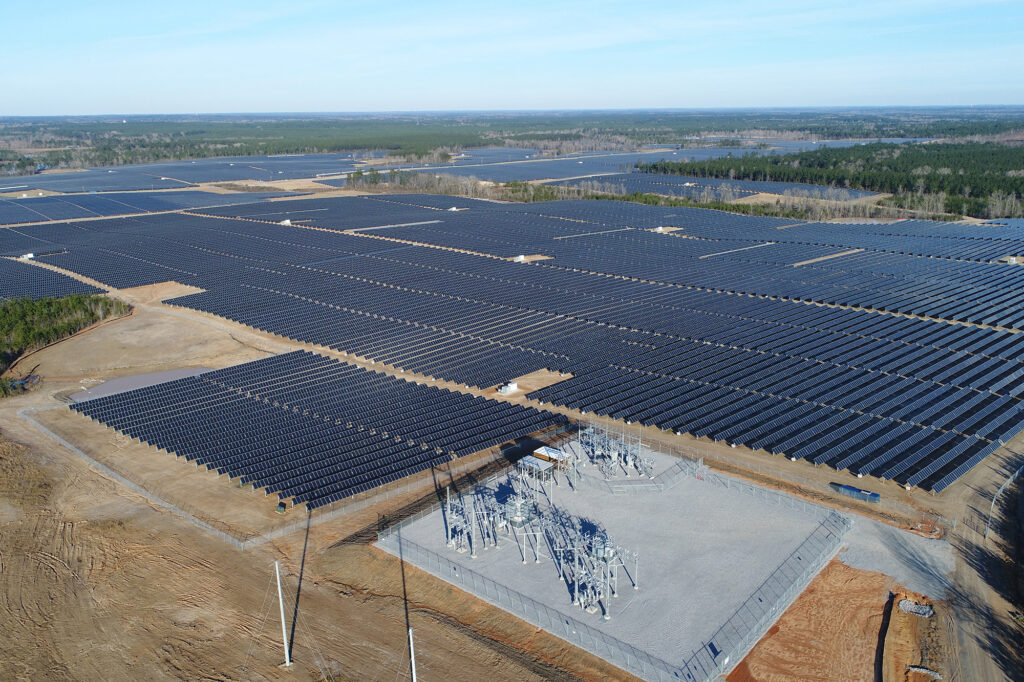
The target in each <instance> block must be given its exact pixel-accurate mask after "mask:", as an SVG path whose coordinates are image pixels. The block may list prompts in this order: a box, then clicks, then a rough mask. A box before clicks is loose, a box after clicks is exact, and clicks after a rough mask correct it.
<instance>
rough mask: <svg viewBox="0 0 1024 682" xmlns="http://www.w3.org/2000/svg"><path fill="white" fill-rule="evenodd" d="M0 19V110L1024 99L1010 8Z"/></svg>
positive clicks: (183, 11)
mask: <svg viewBox="0 0 1024 682" xmlns="http://www.w3.org/2000/svg"><path fill="white" fill-rule="evenodd" d="M5 4H6V3H5ZM0 28H2V29H3V30H2V32H0V35H2V36H3V40H0V64H2V65H3V67H2V69H0V115H50V114H54V115H56V114H107V113H116V114H142V113H206V112H240V111H410V110H413V111H415V110H488V109H582V108H660V107H673V108H689V107H758V106H792V107H814V106H847V105H853V106H857V105H964V104H1024V75H1022V72H1021V64H1024V2H1020V1H1019V0H1017V1H1015V2H998V1H992V2H986V1H984V0H974V1H972V2H960V1H943V0H929V1H927V2H925V1H916V0H915V1H909V2H902V1H900V0H890V1H888V2H876V1H874V0H864V1H862V2H837V3H829V2H822V1H821V0H819V1H817V2H803V1H794V2H747V1H745V0H737V1H734V2H693V1H686V0H677V1H675V2H671V1H668V2H645V1H644V0H634V1H631V2H617V1H604V0H587V1H585V2H583V1H580V2H578V1H576V0H570V1H567V2H559V1H558V0H548V1H547V2H507V3H485V2H429V1H427V0H422V1H419V2H407V1H404V0H384V1H383V2H366V1H365V0H363V1H362V2H342V1H337V2H324V1H310V0H291V1H287V2H280V1H279V2H262V1H259V0H247V1H245V2H234V1H221V0H206V1H204V2H195V1H193V0H175V1H174V2H162V3H151V2H140V1H137V0H136V1H133V2H104V1H102V0H93V1H90V2H80V1H76V2H64V1H59V0H58V1H52V2H43V3H28V2H20V3H16V4H14V3H11V4H9V5H8V6H7V7H4V8H3V11H2V12H0Z"/></svg>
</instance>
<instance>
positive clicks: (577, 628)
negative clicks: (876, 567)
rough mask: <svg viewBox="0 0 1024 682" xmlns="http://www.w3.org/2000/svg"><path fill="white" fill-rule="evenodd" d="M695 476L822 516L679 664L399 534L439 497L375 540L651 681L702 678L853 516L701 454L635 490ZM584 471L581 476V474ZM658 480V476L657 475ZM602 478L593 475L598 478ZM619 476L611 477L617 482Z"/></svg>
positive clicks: (750, 639) (739, 655)
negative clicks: (718, 467) (724, 468)
mask: <svg viewBox="0 0 1024 682" xmlns="http://www.w3.org/2000/svg"><path fill="white" fill-rule="evenodd" d="M506 475H507V472H506V471H499V472H497V473H495V474H494V475H492V476H489V477H488V478H487V479H485V480H483V481H481V482H480V484H479V485H480V486H488V485H491V484H495V483H497V482H498V481H499V479H501V478H503V477H504V476H506ZM690 476H692V477H694V478H696V479H697V480H701V481H704V482H706V483H709V484H711V485H719V486H722V487H725V488H728V489H730V490H735V491H738V492H741V493H743V494H746V495H752V496H754V497H756V498H758V499H761V500H763V501H764V502H766V503H768V504H778V505H780V506H784V507H787V508H789V509H795V510H798V511H801V512H804V513H809V514H812V515H814V516H815V517H820V518H821V521H820V522H819V524H818V526H817V527H816V528H815V529H814V531H812V532H811V534H810V535H809V536H808V537H807V538H806V539H805V540H804V541H803V542H802V543H801V544H800V546H799V547H797V548H796V549H795V550H794V551H793V552H792V553H790V555H789V556H787V557H786V559H785V560H784V561H783V562H782V563H781V564H780V565H779V566H778V567H777V568H776V569H775V570H774V571H772V572H771V573H770V574H769V575H768V577H767V578H765V580H764V581H763V582H762V583H761V584H760V585H759V586H758V588H757V589H756V590H755V591H754V592H753V593H752V594H751V595H750V596H749V597H748V598H747V599H746V600H745V601H744V602H743V604H741V605H740V607H739V608H737V609H736V611H735V612H733V614H732V615H731V616H730V617H729V618H728V619H727V620H726V622H725V623H724V624H723V625H722V626H721V627H719V628H718V629H717V630H716V631H715V632H714V633H712V634H711V636H710V637H709V638H708V639H707V641H705V642H703V643H702V646H701V647H700V648H699V649H697V650H695V651H693V652H691V653H690V655H689V656H688V657H687V658H686V659H685V660H684V661H683V662H682V664H681V665H675V664H672V663H669V662H668V661H665V660H663V659H661V658H658V657H656V656H653V655H651V654H649V653H647V652H645V651H642V650H640V649H638V648H636V647H635V646H633V645H631V644H629V643H627V642H623V641H622V640H620V639H618V638H616V637H613V636H612V635H609V634H607V633H605V632H602V631H601V630H600V629H598V628H595V627H593V626H591V625H588V624H586V623H584V622H582V621H580V620H577V619H576V618H573V617H572V616H567V615H566V614H564V613H562V612H561V611H558V610H556V609H554V608H551V607H550V606H547V605H545V604H542V603H540V602H538V601H537V600H535V599H533V598H531V597H528V596H526V595H525V594H522V593H521V592H518V591H516V590H513V589H511V588H509V587H507V586H505V585H502V584H501V583H498V582H496V581H494V580H492V579H490V578H487V577H485V576H483V575H481V574H480V573H477V572H476V571H473V570H472V569H469V568H466V567H465V566H463V565H461V564H458V563H456V562H454V561H452V560H450V559H448V558H446V557H444V556H442V555H440V554H438V553H437V552H434V551H433V550H430V549H427V548H425V547H423V546H422V545H419V544H417V543H415V542H413V541H411V540H409V539H407V538H404V537H402V529H403V528H405V527H407V526H409V525H410V524H413V523H415V522H417V521H419V520H421V519H423V518H425V517H427V516H429V515H431V514H433V513H434V512H437V511H439V510H440V509H441V503H440V502H438V503H437V504H434V505H432V506H430V507H429V508H426V509H423V510H421V511H419V512H418V513H416V514H414V515H413V516H410V517H408V518H406V519H403V520H402V521H400V522H399V523H396V524H395V525H393V526H391V527H389V528H387V529H385V530H383V531H381V532H380V533H379V534H378V540H377V545H378V546H380V547H381V548H383V549H386V550H388V551H389V552H391V553H393V554H395V555H396V556H399V557H400V558H401V559H402V560H403V561H408V562H410V563H412V564H414V565H415V566H418V567H419V568H421V569H423V570H425V571H427V572H429V573H432V574H433V575H436V576H437V577H439V578H441V579H442V580H445V581H447V582H449V583H451V584H454V585H457V586H459V587H461V588H463V589H465V590H466V591H467V592H470V593H471V594H473V595H475V596H477V597H479V598H481V599H483V600H485V601H487V602H490V603H491V604H494V605H495V606H498V607H500V608H502V609H504V610H506V611H508V612H510V613H512V614H514V615H516V616H518V617H520V618H522V619H523V620H525V621H527V622H528V623H531V624H532V625H535V626H537V627H539V628H541V629H543V630H547V631H548V632H550V633H552V634H553V635H555V636H556V637H560V638H561V639H564V640H565V641H567V642H569V643H571V644H574V645H576V646H578V647H580V648H582V649H585V650H586V651H589V652H590V653H592V654H595V655H596V656H599V657H601V658H602V659H604V660H606V661H608V662H610V663H612V664H614V665H616V666H618V667H620V668H622V669H623V670H626V671H628V672H630V673H633V674H634V675H637V676H639V677H642V678H644V679H648V680H659V681H669V680H686V681H688V682H701V681H704V680H711V679H714V678H716V677H718V676H719V675H721V674H723V673H725V672H727V671H728V670H729V669H730V668H731V667H732V666H734V665H735V664H737V663H738V662H739V661H740V660H742V659H743V657H744V656H745V655H746V654H747V652H749V651H750V650H751V649H752V648H753V646H754V645H755V644H756V643H757V641H758V640H759V639H760V638H761V637H762V636H763V635H764V633H765V632H766V631H767V630H768V628H769V627H770V626H771V624H772V623H774V622H775V621H776V620H777V619H778V617H779V616H780V615H781V614H782V612H783V611H785V609H786V608H788V607H789V605H790V604H792V603H793V601H794V600H795V599H796V597H797V596H798V595H799V594H800V593H801V592H803V590H804V589H805V588H806V586H807V585H808V584H809V583H810V581H811V580H812V579H813V578H814V576H816V575H817V574H818V573H819V572H820V571H821V569H822V568H824V566H825V564H826V563H828V561H829V560H830V559H831V558H832V557H833V556H835V554H836V552H838V551H839V546H840V543H841V542H842V539H843V535H844V534H845V533H846V532H847V531H848V530H849V529H850V528H851V527H852V526H853V522H852V521H851V520H850V519H849V518H848V517H846V516H844V515H843V514H840V513H839V512H837V511H833V510H828V509H827V508H825V507H821V506H819V505H815V504H813V503H810V502H806V501H804V500H801V499H799V498H795V497H792V496H790V495H786V494H785V493H782V492H779V491H776V490H772V489H769V488H761V487H759V486H756V485H753V484H750V483H747V482H745V481H741V480H738V479H734V478H731V477H729V476H724V475H719V474H717V473H715V472H712V471H711V470H709V469H707V467H705V466H704V464H703V462H702V461H701V460H696V461H692V460H682V461H680V462H679V463H678V464H676V465H674V466H673V467H672V468H670V469H669V470H668V471H666V472H664V473H663V474H662V475H661V476H659V477H657V478H656V479H655V481H652V482H649V483H648V484H647V489H646V490H643V491H642V490H640V488H641V487H642V486H639V485H636V486H627V487H629V488H635V489H631V490H629V492H632V493H640V492H660V491H663V490H667V489H668V488H670V487H672V486H673V485H675V484H676V483H678V482H679V481H680V480H681V479H682V478H684V477H690ZM585 478H586V477H581V480H583V479H585ZM658 479H661V480H660V481H659V480H658ZM600 483H605V482H604V481H594V484H600ZM618 485H621V482H615V483H611V484H610V485H609V492H612V494H622V493H615V492H613V490H612V487H614V486H618Z"/></svg>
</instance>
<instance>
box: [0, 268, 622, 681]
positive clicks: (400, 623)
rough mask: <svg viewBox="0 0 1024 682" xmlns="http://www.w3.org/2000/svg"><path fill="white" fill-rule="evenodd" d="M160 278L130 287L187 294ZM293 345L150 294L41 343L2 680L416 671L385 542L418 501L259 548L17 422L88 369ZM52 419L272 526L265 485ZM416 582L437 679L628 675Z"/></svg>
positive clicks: (4, 584)
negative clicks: (225, 536)
mask: <svg viewBox="0 0 1024 682" xmlns="http://www.w3.org/2000/svg"><path fill="white" fill-rule="evenodd" d="M145 289H146V290H145V291H133V292H128V293H127V294H126V296H125V297H131V298H134V299H135V300H136V301H142V300H147V299H152V298H154V297H159V296H161V295H163V294H164V293H166V292H167V291H171V290H173V287H168V288H164V289H160V288H159V287H156V288H145ZM279 350H280V349H278V348H273V347H271V345H270V344H268V347H259V346H257V345H254V344H253V341H252V339H245V340H242V339H240V338H238V337H233V336H232V334H231V333H230V332H229V331H226V330H223V329H220V328H218V327H216V326H214V325H209V324H204V323H203V322H201V321H191V320H187V319H185V318H183V317H181V316H179V315H178V314H177V312H176V311H173V310H172V311H168V312H167V313H166V314H162V313H158V312H156V311H154V310H152V309H150V308H148V307H145V304H144V305H143V306H141V307H139V308H137V309H136V312H135V314H134V315H132V316H131V317H128V318H124V319H123V320H119V321H117V322H116V323H113V324H110V325H104V326H101V327H98V328H96V329H95V330H94V331H92V332H89V333H86V334H82V335H80V336H77V337H75V338H73V339H70V340H68V341H66V342H64V343H62V344H57V345H55V346H53V347H51V348H48V349H46V350H44V351H42V352H40V353H39V354H37V357H36V361H37V362H38V364H39V370H38V371H40V372H42V373H43V375H44V377H45V381H44V384H43V386H42V387H41V388H40V389H39V390H36V391H34V392H31V393H29V394H26V395H23V396H18V397H15V398H10V399H7V400H4V401H3V402H2V403H0V431H2V434H3V437H2V438H0V440H2V444H0V632H3V633H4V636H3V637H0V670H4V671H5V674H4V675H2V676H0V677H4V678H5V679H54V678H64V679H88V680H95V679H105V680H137V679H200V678H201V679H300V680H301V679H322V678H323V677H324V676H325V675H326V674H329V675H330V676H331V677H333V678H335V679H358V680H374V679H386V680H393V679H402V678H403V677H406V678H407V677H408V652H407V647H406V611H405V608H404V604H405V601H404V600H403V589H402V588H403V581H402V570H401V564H400V563H399V562H398V561H397V560H395V559H393V558H392V557H390V556H388V555H386V554H384V553H381V552H379V551H377V550H375V549H372V548H371V547H370V546H369V544H368V543H369V541H370V540H372V539H374V538H375V535H374V533H373V532H372V531H373V529H375V528H376V524H377V520H378V518H379V517H380V515H381V514H391V513H393V512H394V510H395V508H396V507H397V506H401V505H403V504H405V503H407V502H408V501H409V499H411V498H409V499H406V498H396V499H394V500H391V501H388V502H386V503H383V504H382V505H377V506H376V507H370V508H368V509H365V510H363V511H360V512H357V513H354V514H351V515H349V516H342V517H339V518H337V519H333V520H331V521H328V522H325V523H322V524H319V525H316V526H314V527H313V528H312V529H311V530H310V531H309V534H308V537H307V536H306V534H305V533H303V532H302V531H299V532H297V533H295V534H292V535H289V536H286V537H284V538H282V539H279V540H275V541H273V542H271V543H268V544H265V545H262V546H260V547H258V548H255V549H251V550H248V551H246V552H241V551H239V550H237V549H235V548H233V547H231V546H229V545H227V544H225V543H224V542H222V541H220V540H218V539H216V538H214V537H213V536H211V535H209V534H207V533H205V532H204V531H201V530H199V529H198V528H196V527H194V526H192V525H190V524H188V523H187V522H185V521H183V520H181V519H179V518H177V517H175V516H172V515H170V514H168V513H165V512H162V511H158V510H157V509H155V508H154V507H153V506H152V505H151V504H150V503H148V502H147V501H145V500H144V499H142V498H141V497H139V496H138V495H136V494H134V493H132V492H130V491H128V490H127V489H125V488H124V487H123V486H120V485H119V484H116V483H115V482H113V481H111V480H109V479H107V478H105V477H104V476H102V475H101V474H99V473H98V472H96V471H94V470H92V469H90V468H89V467H88V466H87V465H86V464H85V462H84V461H83V460H81V459H80V458H78V457H77V456H76V455H74V454H72V453H70V452H68V451H67V450H65V449H64V448H63V447H60V446H58V445H56V444H55V443H54V442H53V441H51V440H49V438H47V437H45V436H43V435H42V434H40V433H39V432H38V431H37V430H35V428H34V427H33V426H32V425H30V424H28V423H26V422H24V421H23V420H21V419H20V418H18V417H17V411H18V410H20V409H23V408H26V407H47V406H53V405H59V404H60V403H59V399H58V398H59V396H61V395H64V394H66V393H68V392H70V391H74V390H78V388H80V386H81V385H82V384H83V383H84V382H86V380H90V381H100V380H103V379H105V378H109V377H113V376H121V375H124V374H128V373H135V372H140V371H155V370H160V369H167V368H171V367H175V366H177V367H183V366H192V365H204V366H210V367H221V366H225V365H228V364H234V363H237V362H241V361H244V360H246V359H252V358H254V357H262V356H264V355H265V354H266V353H267V352H268V351H270V352H278V351H279ZM43 415H45V419H47V420H49V421H50V422H51V425H53V426H54V427H59V428H60V429H63V430H65V431H67V432H68V435H69V436H72V437H74V438H75V439H81V441H82V443H80V444H84V445H87V446H88V447H90V448H91V449H92V452H93V454H98V455H103V456H104V457H107V458H109V459H110V460H111V461H114V460H117V461H119V462H121V463H122V464H123V465H124V466H131V467H132V469H133V472H134V473H137V474H142V475H144V476H147V477H149V478H150V481H151V482H152V483H153V485H154V486H156V487H158V488H159V489H160V490H161V491H163V492H166V491H172V492H173V490H174V489H175V488H177V489H178V492H179V493H181V492H182V488H181V486H183V485H184V486H185V488H188V487H189V486H192V485H194V491H195V492H194V494H193V495H192V499H193V500H194V501H199V500H202V494H206V495H209V494H219V495H220V496H221V497H222V500H223V503H224V505H225V507H230V506H234V507H235V510H234V513H235V514H237V515H239V518H244V520H245V522H246V523H249V524H252V523H254V522H255V521H254V519H255V520H257V521H258V519H259V515H258V514H253V513H251V511H252V510H251V509H249V510H246V509H243V508H242V507H243V506H244V505H245V504H246V502H245V501H243V500H241V499H235V498H234V497H232V496H234V495H241V496H242V497H246V498H247V499H248V500H253V499H255V500H256V501H257V502H262V501H263V500H264V498H263V496H262V494H261V493H255V494H254V493H251V492H246V491H243V490H240V489H232V487H231V485H230V484H228V483H227V481H226V479H225V478H223V477H222V478H220V479H218V478H217V477H216V476H215V475H213V474H204V473H201V472H197V471H195V469H194V467H193V468H192V471H191V472H189V471H186V470H187V468H188V465H184V464H183V463H181V462H177V461H176V460H175V459H174V458H173V457H171V456H169V455H165V454H157V453H156V452H155V451H153V450H152V449H149V448H145V446H141V445H138V444H134V445H130V444H129V443H125V442H118V441H119V439H120V440H126V439H123V437H119V436H115V435H113V433H112V432H110V431H109V430H107V429H104V428H103V427H100V426H98V425H96V424H93V423H91V422H89V421H88V420H85V419H82V418H80V417H76V416H75V415H70V414H69V413H63V412H61V411H60V410H59V409H58V410H55V411H53V412H52V413H51V412H42V413H38V414H37V415H36V416H37V417H39V418H40V419H43V418H44V416H43ZM89 430H94V431H97V433H95V434H86V433H85V432H86V431H89ZM86 436H87V437H86ZM12 441H15V442H20V443H21V445H18V444H15V443H14V442H12ZM133 448H135V449H140V448H141V449H142V450H149V451H148V452H141V451H133ZM136 458H137V459H136ZM133 460H134V461H133ZM143 462H144V466H137V465H138V464H141V463H143ZM186 476H187V477H190V478H192V481H190V482H188V483H187V484H186V482H185V477H186ZM179 478H180V479H181V481H180V482H178V479H179ZM161 486H162V487H161ZM203 488H205V489H206V492H205V493H203V490H202V489H203ZM430 499H433V494H432V493H431V496H430ZM249 504H251V502H249ZM265 515H266V513H265V514H264V516H265ZM235 522H238V518H230V517H229V518H227V519H224V520H222V523H224V524H225V525H228V526H231V525H232V524H233V523H235ZM238 525H239V526H240V527H239V528H237V529H236V530H242V526H243V525H244V524H241V523H239V524H238ZM367 528H368V529H369V532H361V531H364V529H367ZM353 535H354V536H355V537H354V539H352V540H350V541H348V542H342V541H343V540H344V539H345V538H347V537H350V536H353ZM274 560H280V561H281V562H282V574H283V581H284V590H285V594H286V601H288V602H289V603H288V605H287V607H286V611H287V620H288V623H289V628H291V627H292V624H293V623H294V624H295V625H294V627H295V632H294V635H293V642H294V644H293V646H294V650H293V655H294V658H295V659H296V661H297V663H296V665H295V666H294V667H293V668H291V669H290V670H288V671H283V670H281V669H279V668H278V667H277V666H278V663H280V662H281V660H282V659H283V652H282V650H281V645H280V624H279V622H278V620H277V615H276V613H277V612H276V604H274V603H273V601H272V600H270V599H269V597H267V595H268V594H270V592H268V590H269V588H270V586H271V583H270V577H271V575H272V574H273V561H274ZM300 576H301V591H300V590H299V582H300ZM405 590H406V592H407V595H408V599H409V604H410V609H409V615H408V619H409V623H410V624H411V626H412V627H413V628H414V631H415V637H416V648H417V651H416V654H417V656H416V658H417V668H418V672H419V673H420V675H421V676H422V678H423V679H440V678H442V677H446V676H448V675H449V674H450V671H452V670H459V671H461V672H462V673H463V674H464V675H465V678H464V679H485V678H486V679H493V680H523V679H526V680H529V679H581V678H583V679H596V678H607V679H622V678H623V674H622V673H621V672H620V671H618V670H617V669H615V668H612V667H610V666H608V665H607V664H606V663H604V662H603V661H601V660H599V659H597V658H595V657H593V656H590V655H589V654H585V653H583V652H580V651H578V650H576V649H574V648H573V647H570V646H569V645H567V644H565V643H564V642H562V641H561V640H558V639H556V638H554V637H553V636H551V635H547V634H546V633H543V632H538V631H537V630H536V628H533V627H531V626H529V625H527V624H525V623H523V622H522V621H519V620H517V619H515V618H510V617H508V616H507V615H506V614H504V613H503V612H501V611H500V610H498V609H495V608H493V607H490V606H488V605H486V604H483V603H481V602H479V601H478V600H475V599H473V598H470V597H468V596H467V595H465V594H464V593H461V592H458V591H455V590H451V589H450V588H448V587H446V586H445V585H444V584H443V583H440V582H439V581H437V580H435V579H433V578H431V577H430V576H428V575H426V574H422V573H420V572H419V571H417V570H415V569H412V568H410V569H408V570H407V571H406V572H405ZM265 597H266V598H265ZM296 599H298V603H299V607H298V611H297V612H298V614H299V615H298V618H297V619H294V617H293V614H294V613H295V612H296V611H295V609H294V606H293V605H294V603H295V601H296ZM272 607H273V608H272Z"/></svg>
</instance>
